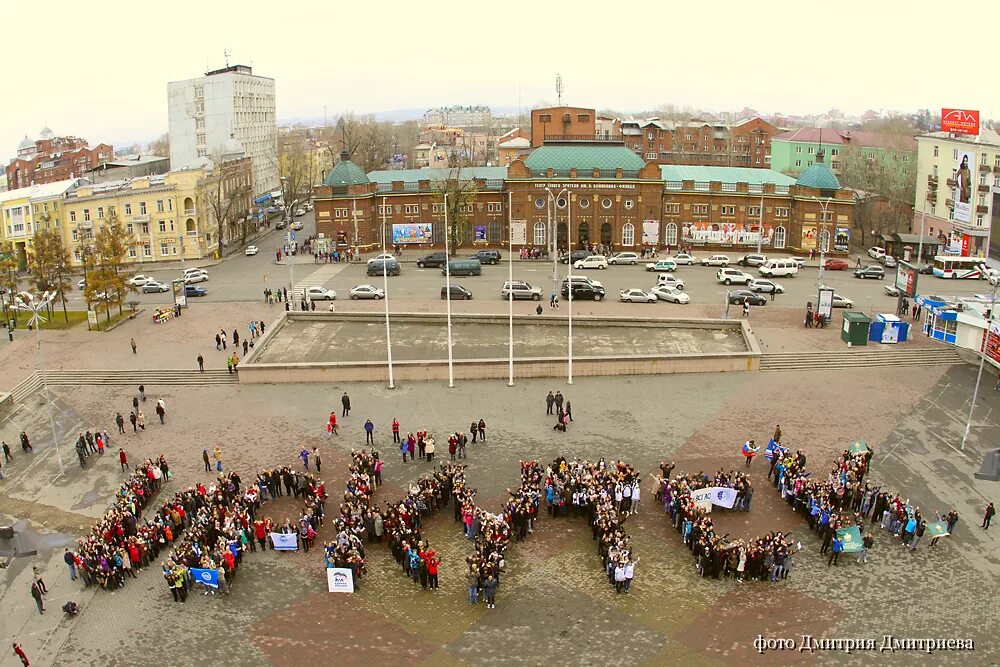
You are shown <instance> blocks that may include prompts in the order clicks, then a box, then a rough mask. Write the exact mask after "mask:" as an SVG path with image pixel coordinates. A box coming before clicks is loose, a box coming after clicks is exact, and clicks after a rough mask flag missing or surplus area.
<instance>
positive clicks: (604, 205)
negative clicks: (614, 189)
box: [601, 197, 611, 209]
mask: <svg viewBox="0 0 1000 667" xmlns="http://www.w3.org/2000/svg"><path fill="white" fill-rule="evenodd" d="M601 207H602V208H606V209H607V208H611V198H610V197H605V198H604V199H602V200H601Z"/></svg>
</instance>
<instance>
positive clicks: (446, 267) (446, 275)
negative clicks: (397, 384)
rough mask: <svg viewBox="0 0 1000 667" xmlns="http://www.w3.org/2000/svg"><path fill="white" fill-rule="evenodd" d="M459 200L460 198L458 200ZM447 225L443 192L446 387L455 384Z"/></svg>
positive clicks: (448, 232) (446, 203) (445, 196)
mask: <svg viewBox="0 0 1000 667" xmlns="http://www.w3.org/2000/svg"><path fill="white" fill-rule="evenodd" d="M459 201H461V200H459ZM450 232H451V229H450V228H449V227H448V193H447V192H445V193H444V285H445V303H446V304H447V311H448V387H454V386H455V373H454V370H453V368H452V350H451V344H452V343H451V255H449V254H448V237H449V236H451V233H450Z"/></svg>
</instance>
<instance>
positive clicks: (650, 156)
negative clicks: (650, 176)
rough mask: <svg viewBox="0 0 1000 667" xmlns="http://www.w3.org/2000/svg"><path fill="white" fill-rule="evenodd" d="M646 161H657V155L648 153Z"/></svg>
mask: <svg viewBox="0 0 1000 667" xmlns="http://www.w3.org/2000/svg"><path fill="white" fill-rule="evenodd" d="M646 159H647V160H655V159H656V153H646Z"/></svg>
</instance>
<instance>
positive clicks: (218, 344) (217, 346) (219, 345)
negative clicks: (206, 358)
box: [215, 334, 222, 350]
mask: <svg viewBox="0 0 1000 667" xmlns="http://www.w3.org/2000/svg"><path fill="white" fill-rule="evenodd" d="M215 349H216V350H221V349H222V336H220V335H219V334H215Z"/></svg>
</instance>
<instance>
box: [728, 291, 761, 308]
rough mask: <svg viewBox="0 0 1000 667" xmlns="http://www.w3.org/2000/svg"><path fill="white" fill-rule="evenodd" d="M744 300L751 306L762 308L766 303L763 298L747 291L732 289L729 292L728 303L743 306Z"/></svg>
mask: <svg viewBox="0 0 1000 667" xmlns="http://www.w3.org/2000/svg"><path fill="white" fill-rule="evenodd" d="M744 300H746V301H749V302H750V305H751V306H763V305H764V304H766V303H767V299H765V298H764V297H763V296H761V295H760V294H757V293H756V292H751V291H750V290H748V289H734V290H732V291H730V292H729V303H735V304H738V305H743V301H744Z"/></svg>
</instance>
